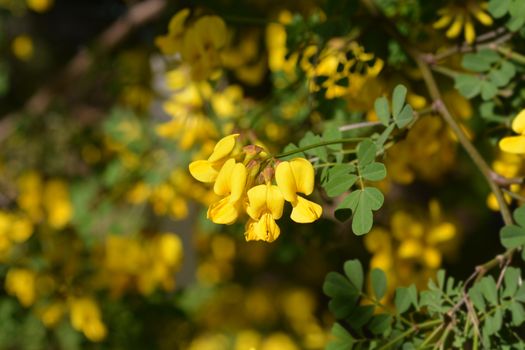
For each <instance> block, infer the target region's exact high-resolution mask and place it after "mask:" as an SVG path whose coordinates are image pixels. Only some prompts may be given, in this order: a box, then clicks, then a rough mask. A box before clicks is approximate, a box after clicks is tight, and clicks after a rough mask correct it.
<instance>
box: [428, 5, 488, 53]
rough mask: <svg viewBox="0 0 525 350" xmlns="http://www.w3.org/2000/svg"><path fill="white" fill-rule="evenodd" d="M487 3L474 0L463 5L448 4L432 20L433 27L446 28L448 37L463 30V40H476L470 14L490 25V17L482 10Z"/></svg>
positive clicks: (470, 41) (482, 22)
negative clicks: (433, 20)
mask: <svg viewBox="0 0 525 350" xmlns="http://www.w3.org/2000/svg"><path fill="white" fill-rule="evenodd" d="M486 7H487V3H486V2H483V3H482V4H478V3H477V1H475V0H470V1H468V2H467V3H466V4H465V5H456V4H453V5H449V6H447V7H445V8H442V9H441V10H439V11H438V14H439V15H440V16H441V17H440V18H439V19H438V20H437V21H436V22H434V28H436V29H443V28H448V29H447V32H446V36H447V37H448V38H456V37H458V36H459V34H460V33H461V31H462V30H463V32H464V35H465V41H466V42H467V43H469V44H472V43H473V42H474V40H476V31H475V29H474V23H473V21H472V16H474V17H475V18H476V19H477V20H478V22H480V23H481V24H483V25H484V26H491V25H492V22H493V21H492V17H490V15H489V14H488V13H487V12H485V11H484V9H485V8H486Z"/></svg>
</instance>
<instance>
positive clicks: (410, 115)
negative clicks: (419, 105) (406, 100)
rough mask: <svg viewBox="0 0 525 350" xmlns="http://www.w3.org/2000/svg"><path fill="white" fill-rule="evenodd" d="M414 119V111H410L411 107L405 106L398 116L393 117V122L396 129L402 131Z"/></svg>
mask: <svg viewBox="0 0 525 350" xmlns="http://www.w3.org/2000/svg"><path fill="white" fill-rule="evenodd" d="M413 119H414V111H413V110H412V106H410V105H405V107H403V109H402V110H401V113H399V114H398V116H397V117H394V120H395V121H396V125H397V127H398V128H400V129H402V128H404V127H405V126H407V125H408V124H410V122H411V121H412V120H413Z"/></svg>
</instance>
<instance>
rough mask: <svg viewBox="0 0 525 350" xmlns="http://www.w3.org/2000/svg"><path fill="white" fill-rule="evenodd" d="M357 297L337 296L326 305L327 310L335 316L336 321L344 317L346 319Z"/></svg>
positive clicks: (352, 295)
mask: <svg viewBox="0 0 525 350" xmlns="http://www.w3.org/2000/svg"><path fill="white" fill-rule="evenodd" d="M358 299H359V295H357V294H349V295H345V296H337V297H335V298H333V299H332V300H330V302H329V303H328V308H329V309H330V312H331V313H332V314H333V315H334V316H335V318H336V319H338V320H341V319H344V318H345V317H348V315H350V313H351V312H352V310H353V309H354V307H355V306H356V304H357V300H358Z"/></svg>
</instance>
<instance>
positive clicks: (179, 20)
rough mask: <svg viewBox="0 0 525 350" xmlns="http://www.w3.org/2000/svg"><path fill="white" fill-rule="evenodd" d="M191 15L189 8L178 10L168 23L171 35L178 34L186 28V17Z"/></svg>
mask: <svg viewBox="0 0 525 350" xmlns="http://www.w3.org/2000/svg"><path fill="white" fill-rule="evenodd" d="M189 15H190V10H189V9H187V8H186V9H182V10H180V11H179V12H177V13H176V14H175V15H174V16H173V17H172V18H171V20H170V23H169V24H168V33H170V34H171V35H178V34H180V33H182V31H183V30H184V22H185V21H186V18H188V16H189Z"/></svg>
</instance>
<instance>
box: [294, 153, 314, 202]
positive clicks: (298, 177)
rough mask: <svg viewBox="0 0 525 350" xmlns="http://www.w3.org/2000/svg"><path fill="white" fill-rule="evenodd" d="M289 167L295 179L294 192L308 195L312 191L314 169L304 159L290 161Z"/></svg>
mask: <svg viewBox="0 0 525 350" xmlns="http://www.w3.org/2000/svg"><path fill="white" fill-rule="evenodd" d="M290 167H291V168H292V173H293V176H294V178H295V185H296V186H297V188H296V192H301V193H304V194H305V195H307V196H308V195H310V194H311V193H312V192H313V191H314V177H315V173H314V167H313V166H312V163H310V162H309V161H308V160H306V159H304V158H295V159H292V160H291V161H290Z"/></svg>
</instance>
